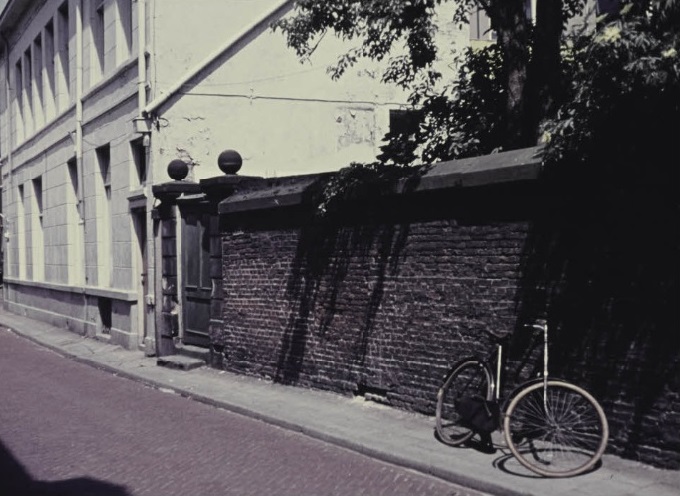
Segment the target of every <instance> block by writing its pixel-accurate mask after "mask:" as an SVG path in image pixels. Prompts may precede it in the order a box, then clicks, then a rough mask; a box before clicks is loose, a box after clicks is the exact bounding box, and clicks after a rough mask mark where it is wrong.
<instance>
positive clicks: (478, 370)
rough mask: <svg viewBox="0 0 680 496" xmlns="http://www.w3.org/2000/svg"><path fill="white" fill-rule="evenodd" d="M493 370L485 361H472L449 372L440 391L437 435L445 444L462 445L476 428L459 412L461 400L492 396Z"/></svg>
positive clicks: (438, 395)
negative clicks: (458, 407)
mask: <svg viewBox="0 0 680 496" xmlns="http://www.w3.org/2000/svg"><path fill="white" fill-rule="evenodd" d="M491 393H492V390H491V372H489V369H488V367H487V366H486V365H484V363H483V362H480V361H478V360H469V361H466V362H463V363H461V364H460V365H458V366H457V367H456V368H455V369H454V370H453V372H451V374H449V375H448V377H447V378H446V380H445V381H444V384H442V387H441V388H440V389H439V392H438V393H437V414H436V422H437V423H436V428H437V435H438V437H439V439H440V441H442V442H443V443H445V444H448V445H450V446H458V445H460V444H463V443H464V442H465V441H467V440H468V439H470V438H471V437H472V436H473V435H474V434H475V431H474V430H473V429H472V428H470V427H469V426H466V425H464V423H463V422H462V419H461V416H460V414H459V412H458V411H457V407H456V404H457V401H458V400H460V399H461V398H464V397H479V398H485V399H491Z"/></svg>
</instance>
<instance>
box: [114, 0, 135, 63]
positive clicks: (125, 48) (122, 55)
mask: <svg viewBox="0 0 680 496" xmlns="http://www.w3.org/2000/svg"><path fill="white" fill-rule="evenodd" d="M116 7H117V11H118V15H117V16H116V25H117V29H116V31H117V32H116V64H121V63H122V62H124V61H126V60H127V59H128V58H129V57H130V54H131V53H132V1H131V0H116Z"/></svg>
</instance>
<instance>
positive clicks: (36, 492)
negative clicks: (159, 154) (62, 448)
mask: <svg viewBox="0 0 680 496" xmlns="http://www.w3.org/2000/svg"><path fill="white" fill-rule="evenodd" d="M0 495H2V496H5V495H6V496H131V495H130V493H129V492H128V491H127V490H126V489H125V488H124V487H123V486H118V485H116V484H111V483H110V482H104V481H99V480H96V479H91V478H89V477H78V478H75V479H67V480H61V481H50V482H47V481H37V480H34V479H33V478H32V477H31V475H30V474H29V473H28V472H27V471H26V469H25V468H24V467H23V465H21V463H20V462H19V461H18V460H17V459H16V458H14V455H13V454H12V453H11V452H10V451H9V449H7V447H5V445H4V444H3V443H2V441H0Z"/></svg>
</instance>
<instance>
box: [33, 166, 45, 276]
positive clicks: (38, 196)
mask: <svg viewBox="0 0 680 496" xmlns="http://www.w3.org/2000/svg"><path fill="white" fill-rule="evenodd" d="M31 206H32V212H31V224H32V225H31V234H32V241H33V246H32V247H31V254H32V257H33V280H34V281H42V280H43V279H45V230H44V229H45V226H44V221H43V185H42V177H41V176H38V177H36V178H35V179H33V203H32V205H31Z"/></svg>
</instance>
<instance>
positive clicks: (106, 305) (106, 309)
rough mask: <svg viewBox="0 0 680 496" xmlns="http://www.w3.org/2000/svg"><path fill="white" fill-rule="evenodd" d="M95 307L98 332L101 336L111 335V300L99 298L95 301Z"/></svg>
mask: <svg viewBox="0 0 680 496" xmlns="http://www.w3.org/2000/svg"><path fill="white" fill-rule="evenodd" d="M97 306H98V307H99V324H100V326H101V327H100V329H99V332H100V333H101V334H107V335H108V334H111V324H112V319H111V317H112V314H113V312H112V309H111V299H110V298H103V297H102V298H99V299H98V301H97Z"/></svg>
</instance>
